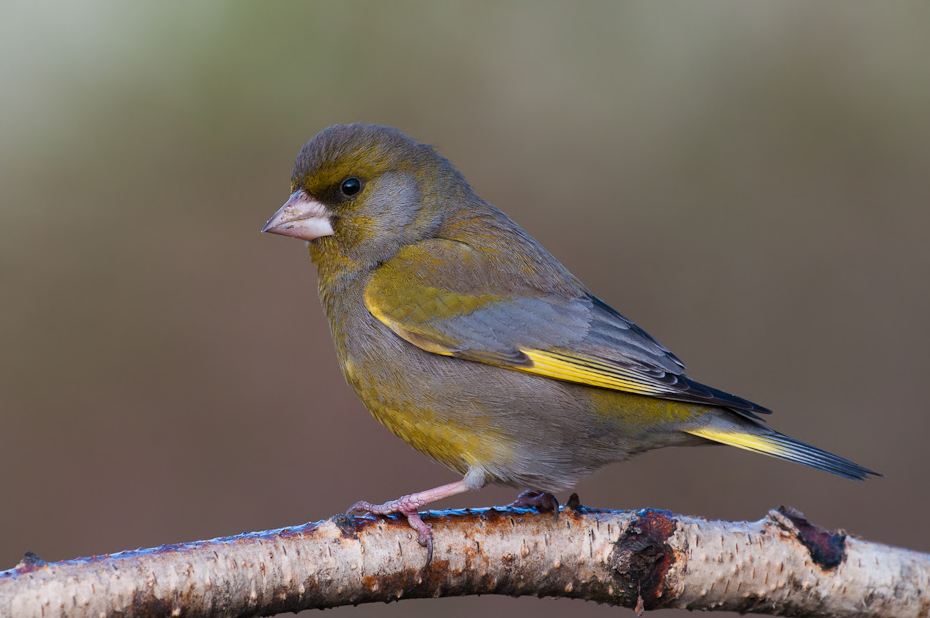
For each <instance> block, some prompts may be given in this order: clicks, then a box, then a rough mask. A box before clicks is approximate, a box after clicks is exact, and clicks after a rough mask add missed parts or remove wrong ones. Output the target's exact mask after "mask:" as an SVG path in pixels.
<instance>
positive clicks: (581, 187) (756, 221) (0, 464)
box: [0, 2, 930, 617]
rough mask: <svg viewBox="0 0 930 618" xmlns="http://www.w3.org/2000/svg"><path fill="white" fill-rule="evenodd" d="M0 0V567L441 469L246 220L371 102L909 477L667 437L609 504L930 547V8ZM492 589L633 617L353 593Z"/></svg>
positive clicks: (689, 339)
mask: <svg viewBox="0 0 930 618" xmlns="http://www.w3.org/2000/svg"><path fill="white" fill-rule="evenodd" d="M3 13H4V15H3V17H2V19H0V23H2V25H0V57H2V58H3V59H4V60H3V64H2V65H0V97H2V104H0V131H2V135H0V165H2V167H0V174H2V177H0V183H2V185H0V186H2V189H0V196H2V197H0V200H2V201H0V470H2V473H3V485H2V498H0V500H2V509H0V530H2V533H0V568H9V567H12V566H13V565H14V564H15V563H16V562H17V561H18V560H19V559H20V557H21V556H22V554H23V552H24V551H27V550H31V551H34V552H36V553H38V554H39V556H41V557H42V558H44V559H46V560H60V559H66V558H72V557H76V556H85V555H90V554H99V553H105V552H114V551H118V550H122V549H131V548H136V547H140V546H153V545H158V544H162V543H168V542H179V541H189V540H195V539H200V538H208V537H215V536H220V535H228V534H235V533H238V532H242V531H244V530H258V529H266V528H273V527H279V526H285V525H291V524H299V523H302V522H305V521H312V520H318V519H322V518H326V517H328V516H330V515H332V514H334V513H336V512H339V511H341V510H343V509H345V508H346V507H347V506H348V505H349V504H351V503H352V502H354V501H355V500H357V499H369V500H374V501H381V500H386V499H389V498H393V497H397V496H399V495H401V494H402V493H406V492H410V491H414V490H418V489H424V488H426V487H430V486H433V485H437V484H440V483H445V482H449V481H452V480H454V478H455V476H454V475H453V474H451V473H450V472H448V471H446V470H445V469H444V468H442V467H440V466H439V465H437V464H434V463H432V462H430V461H428V460H426V459H425V458H424V457H423V456H421V455H419V454H418V453H416V452H414V451H413V450H411V449H410V448H409V447H407V446H406V445H404V444H403V443H402V442H401V441H400V440H398V439H397V438H395V437H393V436H392V435H390V434H389V433H388V432H387V431H386V430H385V429H383V428H381V427H380V426H379V425H378V424H377V423H376V422H374V421H373V420H372V419H371V418H370V417H369V416H368V414H367V413H366V412H365V410H364V409H363V408H362V407H361V405H360V404H359V402H358V401H356V399H355V397H354V396H353V395H352V394H351V393H350V391H349V389H348V387H346V386H345V384H344V383H343V381H342V379H341V377H340V375H339V372H338V370H337V367H336V363H335V362H334V354H333V350H332V345H331V342H330V340H329V335H328V331H327V327H326V324H325V322H324V318H323V315H322V312H321V310H320V307H319V303H318V302H317V299H316V294H315V285H316V283H315V281H316V276H315V272H314V269H313V266H312V265H311V264H310V262H309V260H308V258H307V256H306V253H305V250H304V248H303V247H302V246H301V244H300V243H298V242H294V241H289V240H286V239H283V238H279V237H269V236H262V235H260V234H259V233H258V230H259V229H260V228H261V226H262V224H263V223H264V221H265V220H266V219H267V218H268V217H269V216H270V215H271V214H272V213H273V212H274V211H275V210H276V209H277V208H278V206H279V205H280V204H281V203H283V201H284V200H285V199H286V198H287V195H288V181H289V175H290V170H291V165H292V163H293V159H294V157H295V155H296V154H297V151H298V150H299V148H300V146H301V145H302V144H303V143H304V142H305V141H306V140H308V139H309V138H310V137H312V136H313V135H314V134H315V133H316V132H317V131H319V130H320V129H322V128H324V127H326V126H327V125H330V124H333V123H335V122H345V121H354V120H366V121H370V122H379V123H385V124H391V125H396V126H398V127H400V128H402V129H403V130H404V131H406V132H408V133H409V134H411V135H413V136H415V137H417V138H419V139H421V140H423V141H426V142H429V143H432V144H434V145H436V146H437V147H438V148H439V150H440V151H441V152H442V153H444V154H445V155H446V156H448V157H449V158H451V159H452V160H453V161H454V162H455V163H456V164H457V165H458V166H459V167H460V169H461V170H462V171H463V172H464V173H465V175H466V176H467V177H468V178H469V179H470V181H471V182H472V184H473V186H474V187H475V188H476V190H477V191H478V193H479V194H480V195H482V196H483V197H484V198H486V199H488V200H489V201H491V202H492V203H494V204H496V205H497V206H499V207H501V208H502V209H503V210H505V211H506V212H508V213H509V214H510V215H511V216H512V217H513V218H514V219H516V220H517V221H518V222H519V223H521V224H522V225H523V226H524V227H525V228H526V229H527V230H528V231H529V232H530V233H531V234H533V235H534V236H536V238H538V239H539V240H540V241H541V242H542V243H543V244H544V245H545V246H546V247H548V248H549V249H550V250H551V251H552V252H553V253H554V254H555V255H556V256H557V257H559V258H560V259H561V260H562V261H563V262H564V263H565V264H566V265H567V266H568V267H569V268H570V269H571V270H572V271H573V272H574V273H575V274H577V275H578V276H579V277H580V278H581V279H582V280H583V281H585V282H586V283H587V284H588V286H589V287H591V288H592V289H593V290H594V291H595V293H597V294H598V295H599V296H601V297H602V298H603V299H604V300H605V301H607V302H608V303H610V304H612V305H613V306H615V307H617V308H618V309H619V310H620V311H622V312H623V313H624V314H625V315H627V316H628V317H630V318H631V319H633V320H635V321H636V322H637V323H639V324H640V325H641V326H642V327H643V328H645V329H646V330H647V331H649V332H650V333H651V334H653V335H654V336H656V337H657V338H658V339H659V340H660V341H662V342H663V343H664V344H665V345H667V346H668V347H670V348H671V349H672V350H674V351H675V352H676V353H677V354H678V355H679V356H680V357H681V358H682V359H684V361H685V362H686V363H688V364H689V366H690V368H691V375H692V376H693V377H694V378H696V379H698V380H700V381H703V382H707V383H710V384H712V385H714V386H717V387H719V388H722V389H724V390H729V391H732V392H736V393H737V394H740V395H742V396H745V397H747V398H749V399H751V400H753V401H758V402H760V403H762V404H764V405H767V406H770V407H772V408H773V409H775V411H776V414H775V416H774V417H773V418H772V419H771V425H772V426H773V427H775V428H777V429H780V430H782V431H785V432H787V433H788V434H790V435H792V436H794V437H797V438H800V439H802V440H806V441H809V442H811V443H812V444H815V445H818V446H821V447H823V448H826V449H829V450H831V451H834V452H836V453H838V454H841V455H843V456H846V457H849V458H851V459H853V460H855V461H857V462H859V463H861V464H863V465H866V466H869V467H872V468H874V469H876V470H878V471H880V472H883V473H885V475H886V478H883V479H873V480H870V481H867V482H865V483H856V482H852V481H846V480H843V479H839V478H836V477H833V476H830V475H828V474H825V473H822V472H818V471H815V470H810V469H806V468H803V467H801V466H797V465H791V464H787V463H783V462H779V461H776V460H772V459H768V458H764V457H760V456H756V455H751V454H748V453H745V452H741V451H737V450H735V449H725V448H716V449H713V448H707V449H668V450H664V451H659V452H653V453H649V454H647V455H644V456H642V457H640V458H638V459H636V460H634V461H632V462H629V463H627V464H623V465H617V466H613V467H610V468H608V469H605V470H603V471H601V472H600V473H598V474H596V475H595V476H594V477H592V478H591V479H589V480H587V481H585V482H584V483H582V484H581V485H580V486H579V487H578V488H577V490H578V491H579V493H580V495H581V498H582V501H583V502H584V503H586V504H591V505H597V506H601V507H611V508H642V507H647V506H649V507H659V508H667V509H672V510H673V511H677V512H683V513H687V514H693V515H701V516H706V517H711V518H727V519H751V520H754V519H759V518H761V517H762V516H763V515H764V514H765V512H766V511H767V510H768V509H769V508H772V507H776V506H778V505H780V504H787V505H791V506H794V507H795V508H797V509H800V510H801V511H803V512H804V513H805V514H806V515H807V516H808V517H809V518H810V519H812V520H813V521H816V522H818V523H820V524H823V525H825V526H828V527H831V528H835V527H842V528H845V529H847V530H848V531H850V532H851V533H853V534H857V535H861V536H863V537H865V538H868V539H872V540H876V541H881V542H885V543H890V544H895V545H903V546H907V547H910V548H913V549H917V550H921V551H930V532H928V531H927V529H926V527H925V526H922V525H919V523H920V522H922V521H923V519H924V514H925V513H926V511H927V509H928V507H930V492H928V491H927V474H926V473H927V468H928V465H930V454H928V448H927V440H928V435H930V432H928V428H930V421H928V414H927V404H926V400H927V394H926V384H927V370H928V369H930V360H928V353H927V350H928V344H930V329H928V322H927V320H928V316H930V284H928V278H930V277H928V276H930V247H928V223H930V209H928V204H930V180H928V178H930V173H928V163H930V64H928V62H927V58H928V57H930V37H927V36H926V33H927V23H928V19H930V9H928V6H927V5H926V4H919V3H910V4H907V3H905V4H894V5H891V6H887V5H878V4H874V3H868V4H867V3H861V4H860V3H856V2H853V3H844V4H836V3H830V4H821V3H817V4H801V3H774V2H772V3H768V2H759V3H752V4H749V5H746V4H742V3H735V2H733V3H723V2H702V3H690V2H683V3H661V4H652V3H646V2H639V3H626V4H623V5H622V6H615V3H603V4H599V3H583V4H578V3H573V4H572V6H571V8H568V7H567V5H561V4H555V3H553V4H539V3H529V2H527V3H514V4H510V5H508V6H507V7H506V8H501V7H499V6H498V5H497V4H496V3H485V4H480V3H478V4H476V3H469V4H464V3H462V4H459V5H446V4H444V3H443V4H432V3H428V2H402V3H381V2H361V3H359V2H345V3H343V2H331V3H314V4H304V3H273V4H266V3H261V4H225V3H213V4H211V3H197V4H196V6H190V7H188V6H182V5H180V4H174V5H171V6H170V7H169V6H168V5H161V4H157V5H149V6H147V7H139V6H136V5H126V4H117V3H114V4H109V5H107V4H85V3H82V4H81V5H80V6H77V5H73V4H69V3H61V4H60V5H33V4H27V3H21V4H20V5H18V6H7V7H6V8H4V9H3ZM513 495H514V494H513V492H512V491H510V490H505V489H497V488H492V489H488V490H485V491H483V492H481V493H479V494H474V495H467V496H463V497H460V498H459V499H456V500H450V501H448V502H447V503H445V504H446V505H448V506H452V505H455V506H480V505H489V504H501V503H506V502H508V501H510V500H511V499H512V497H513ZM566 497H567V495H561V496H560V498H561V499H562V500H564V499H565V498H566ZM505 610H506V611H509V612H511V613H512V614H517V615H519V614H523V613H527V614H528V613H530V612H533V615H534V616H537V617H538V616H555V615H557V614H562V613H564V612H565V611H572V612H577V615H591V616H594V615H598V616H606V615H614V614H616V611H617V610H614V609H611V608H607V607H599V606H595V605H591V604H585V603H581V602H573V601H553V600H537V599H499V598H468V599H445V600H438V601H414V602H405V603H402V604H393V605H390V606H381V605H379V606H368V607H359V608H344V609H339V610H335V611H334V612H333V614H334V615H340V616H342V615H344V616H350V615H351V616H372V615H379V616H381V615H390V616H400V615H401V612H403V613H404V615H406V616H410V615H435V614H436V612H438V611H442V612H444V614H445V615H447V616H450V617H452V616H466V615H472V614H474V613H475V612H495V613H496V612H501V611H505ZM657 615H680V614H678V613H674V612H668V613H664V614H657Z"/></svg>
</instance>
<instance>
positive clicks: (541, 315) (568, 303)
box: [365, 239, 769, 417]
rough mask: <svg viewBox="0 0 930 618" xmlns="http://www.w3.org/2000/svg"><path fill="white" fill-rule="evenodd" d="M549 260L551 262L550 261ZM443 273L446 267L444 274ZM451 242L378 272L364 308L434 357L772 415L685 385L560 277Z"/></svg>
mask: <svg viewBox="0 0 930 618" xmlns="http://www.w3.org/2000/svg"><path fill="white" fill-rule="evenodd" d="M547 257H548V256H547ZM440 265H441V267H440ZM546 268H547V266H546V264H545V263H542V264H527V263H525V262H522V263H521V262H515V261H513V260H508V259H507V257H506V256H503V255H501V253H500V252H490V251H480V250H476V249H474V248H472V247H471V246H469V245H467V244H465V243H461V242H456V241H452V240H445V239H434V240H429V241H424V242H420V243H417V244H416V245H410V246H407V247H405V248H404V249H402V250H401V251H400V252H399V253H398V254H397V255H396V256H395V257H394V258H392V259H391V260H389V261H388V262H385V263H384V264H382V265H381V266H380V267H379V268H378V269H377V270H376V271H375V273H374V275H373V277H372V279H371V281H370V282H369V284H368V286H367V288H366V290H365V306H366V307H367V308H368V310H369V311H370V312H371V314H372V315H374V316H375V317H376V318H377V319H378V320H380V321H381V322H382V323H384V324H385V325H387V326H388V327H389V328H390V329H391V330H392V331H394V332H395V333H396V334H397V335H398V336H400V337H402V338H404V339H405V340H407V341H408V342H410V343H412V344H413V345H415V346H418V347H420V348H422V349H424V350H426V351H428V352H433V353H435V354H443V355H447V356H455V357H458V358H463V359H467V360H472V361H477V362H482V363H486V364H489V365H495V366H498V367H504V368H507V369H512V370H515V371H523V372H527V373H532V374H536V375H542V376H546V377H548V378H554V379H557V380H565V381H568V382H576V383H580V384H587V385H590V386H597V387H601V388H607V389H614V390H620V391H626V392H629V393H637V394H641V395H649V396H653V397H660V398H663V399H673V400H678V401H686V402H692V403H700V404H707V405H719V406H723V407H727V408H730V409H733V410H735V411H737V412H739V413H741V414H744V415H747V416H753V417H754V414H755V413H760V412H761V413H768V412H769V411H768V410H767V409H765V408H762V407H761V406H758V405H755V404H753V403H750V402H749V401H746V400H745V399H741V398H739V397H736V396H734V395H729V394H727V393H723V392H721V391H718V390H716V389H713V388H710V387H708V386H704V385H702V384H699V383H697V382H694V381H693V380H691V379H689V378H688V377H686V376H685V375H683V371H684V369H685V366H684V364H682V362H681V361H680V360H678V358H677V357H676V356H675V355H674V354H672V353H671V352H670V351H669V350H668V349H667V348H665V347H664V346H663V345H662V344H660V343H659V342H658V341H656V340H655V339H653V338H652V337H650V336H649V335H648V334H647V333H646V332H645V331H643V330H642V329H640V328H639V327H638V326H636V325H635V324H633V322H631V321H629V320H627V319H626V318H625V317H623V316H622V315H620V314H619V313H618V312H616V311H615V310H614V309H612V308H610V307H609V306H608V305H607V304H605V303H603V302H602V301H600V300H599V299H597V298H596V297H594V296H592V295H591V294H590V293H588V292H587V291H586V290H585V289H584V288H583V287H582V286H581V285H580V283H577V282H574V280H573V281H568V282H567V281H566V279H565V278H564V276H562V277H561V278H560V279H559V277H560V275H561V273H562V272H563V271H555V272H551V273H547V274H549V275H551V276H552V277H554V278H556V279H559V280H558V281H556V282H554V283H552V284H549V283H548V280H549V278H548V277H545V276H543V277H540V276H538V272H537V270H539V269H543V270H545V269H546Z"/></svg>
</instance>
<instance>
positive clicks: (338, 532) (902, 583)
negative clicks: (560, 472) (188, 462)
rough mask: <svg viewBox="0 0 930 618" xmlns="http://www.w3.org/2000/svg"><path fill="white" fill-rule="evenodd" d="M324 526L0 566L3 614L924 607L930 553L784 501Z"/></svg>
mask: <svg viewBox="0 0 930 618" xmlns="http://www.w3.org/2000/svg"><path fill="white" fill-rule="evenodd" d="M424 519H425V521H426V522H427V523H429V524H430V525H431V526H432V528H433V533H434V537H435V550H434V556H433V561H432V563H431V564H430V565H429V566H428V567H425V566H424V565H425V561H426V551H425V550H424V549H423V548H422V547H420V545H419V544H418V543H417V541H416V533H415V532H413V531H412V530H411V529H410V528H409V527H408V526H407V523H406V520H404V519H398V518H374V517H371V516H364V517H346V516H342V515H340V516H336V517H333V518H332V519H329V520H327V521H322V522H316V523H310V524H306V525H303V526H296V527H292V528H282V529H280V530H271V531H265V532H255V533H249V534H242V535H239V536H233V537H225V538H219V539H213V540H209V541H197V542H194V543H185V544H180V545H166V546H163V547H158V548H154V549H142V550H136V551H127V552H120V553H118V554H112V555H106V556H95V557H92V558H79V559H76V560H68V561H63V562H58V563H46V562H44V561H42V560H40V559H39V558H37V557H35V556H34V555H31V554H27V555H26V558H25V559H24V560H23V561H22V562H21V563H20V564H18V565H17V566H16V567H15V568H13V569H10V570H8V571H4V572H0V616H17V617H21V618H26V617H30V616H42V617H46V618H48V617H51V616H104V615H107V616H115V615H119V616H147V615H176V616H177V615H184V616H251V615H271V614H276V613H280V612H295V611H299V610H303V609H309V608H325V607H335V606H339V605H347V604H358V603H370V602H376V601H381V602H388V601H395V600H399V599H405V598H422V597H439V596H460V595H464V594H506V595H511V596H520V595H533V596H540V597H543V596H552V597H572V598H583V599H588V600H593V601H597V602H600V603H610V604H614V605H623V606H625V607H629V608H635V609H637V611H638V612H640V613H641V612H642V611H643V610H644V609H645V610H650V609H658V608H681V609H691V610H695V609H702V610H729V611H738V612H744V613H763V614H772V615H783V616H895V617H897V618H906V617H910V616H914V617H916V616H927V615H928V613H930V596H928V591H930V555H927V554H920V553H917V552H911V551H908V550H904V549H897V548H893V547H889V546H886V545H880V544H877V543H869V542H867V541H862V540H859V539H856V538H853V537H850V536H848V535H846V534H845V533H843V532H836V533H830V532H827V531H825V530H823V529H821V528H819V527H817V526H815V525H813V524H810V523H808V522H807V521H806V520H805V519H804V518H803V517H802V516H801V515H800V514H798V513H796V512H793V511H791V510H789V509H784V508H781V509H779V510H776V511H771V512H769V514H768V515H767V516H766V517H765V518H764V519H762V520H761V521H758V522H753V523H748V522H723V521H707V520H704V519H699V518H692V517H684V516H680V515H675V514H672V513H670V512H667V511H656V510H651V509H647V510H644V511H637V512H629V511H604V510H597V509H591V508H586V507H583V506H581V505H579V504H578V500H577V497H576V496H572V499H571V500H569V503H568V504H566V505H565V507H563V509H562V510H561V512H560V513H559V514H558V517H557V518H556V517H555V516H554V514H553V513H552V512H548V513H547V512H543V513H539V512H536V511H535V510H530V509H517V508H500V507H498V508H491V509H480V510H467V511H441V512H430V513H427V514H425V515H424Z"/></svg>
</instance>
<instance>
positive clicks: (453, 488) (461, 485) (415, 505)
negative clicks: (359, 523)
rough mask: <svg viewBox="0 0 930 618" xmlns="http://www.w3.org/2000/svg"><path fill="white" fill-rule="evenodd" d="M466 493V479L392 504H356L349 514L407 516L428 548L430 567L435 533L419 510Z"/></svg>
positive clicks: (422, 543) (403, 498) (399, 499)
mask: <svg viewBox="0 0 930 618" xmlns="http://www.w3.org/2000/svg"><path fill="white" fill-rule="evenodd" d="M466 491H468V486H467V485H466V484H465V479H462V480H461V481H456V482H454V483H449V484H448V485H443V486H442V487H436V488H435V489H427V490H426V491H421V492H419V493H415V494H410V495H409V496H404V497H402V498H398V499H397V500H392V501H391V502H385V503H384V504H372V503H371V502H356V503H355V504H353V505H352V507H351V508H350V509H349V510H348V511H347V513H352V512H353V511H358V512H363V513H372V514H373V515H390V514H391V513H401V514H402V515H405V516H406V517H407V522H408V523H409V524H410V527H411V528H413V529H414V530H416V531H417V534H419V541H420V545H422V546H423V547H425V548H426V565H427V566H429V563H430V561H431V560H432V559H433V531H432V530H430V527H429V526H427V525H426V522H424V521H423V520H422V519H420V514H419V513H418V512H417V510H418V509H419V508H420V507H421V506H424V505H426V504H429V503H430V502H436V501H437V500H442V499H443V498H448V497H449V496H454V495H456V494H461V493H465V492H466Z"/></svg>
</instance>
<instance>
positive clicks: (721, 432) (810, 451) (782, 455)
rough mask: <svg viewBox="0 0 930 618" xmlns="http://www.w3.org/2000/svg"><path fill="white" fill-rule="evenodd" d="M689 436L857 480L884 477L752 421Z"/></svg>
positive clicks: (696, 431)
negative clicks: (870, 476) (871, 476)
mask: <svg viewBox="0 0 930 618" xmlns="http://www.w3.org/2000/svg"><path fill="white" fill-rule="evenodd" d="M687 433H690V434H692V435H695V436H700V437H701V438H705V439H707V440H711V441H713V442H720V443H721V444H729V445H730V446H735V447H736V448H741V449H745V450H747V451H752V452H754V453H762V454H763V455H771V456H772V457H778V458H779V459H785V460H787V461H794V462H797V463H800V464H804V465H805V466H810V467H812V468H819V469H820V470H825V471H827V472H832V473H833V474H836V475H839V476H842V477H845V478H848V479H854V480H857V481H861V480H864V479H866V478H868V476H869V475H870V474H871V475H875V476H882V475H881V474H879V473H878V472H873V471H872V470H869V469H868V468H863V467H862V466H860V465H859V464H856V463H853V462H851V461H849V460H847V459H843V458H842V457H838V456H837V455H834V454H832V453H828V452H826V451H822V450H820V449H819V448H817V447H814V446H811V445H809V444H804V443H803V442H799V441H797V440H795V439H794V438H789V437H788V436H786V435H784V434H780V433H778V432H777V431H773V430H771V429H769V428H768V427H763V426H762V425H757V424H755V423H752V422H751V421H750V422H747V423H745V425H744V424H743V423H740V424H739V425H737V424H735V423H734V424H733V425H729V424H728V426H724V427H720V426H705V427H698V428H695V429H690V430H687Z"/></svg>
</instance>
